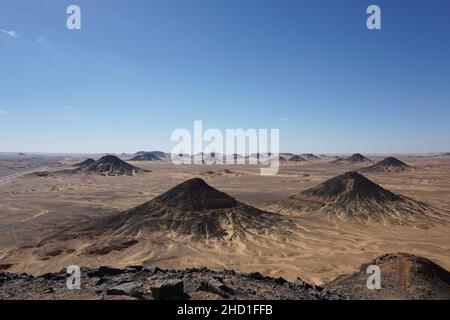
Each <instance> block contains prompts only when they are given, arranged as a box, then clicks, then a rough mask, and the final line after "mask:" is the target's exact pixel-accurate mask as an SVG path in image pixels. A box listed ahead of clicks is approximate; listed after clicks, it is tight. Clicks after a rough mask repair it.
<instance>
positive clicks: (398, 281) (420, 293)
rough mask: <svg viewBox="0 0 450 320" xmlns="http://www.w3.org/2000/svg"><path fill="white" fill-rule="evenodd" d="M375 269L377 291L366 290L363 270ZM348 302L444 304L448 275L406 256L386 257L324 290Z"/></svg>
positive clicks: (448, 294) (449, 289)
mask: <svg viewBox="0 0 450 320" xmlns="http://www.w3.org/2000/svg"><path fill="white" fill-rule="evenodd" d="M370 265H376V266H378V267H379V268H380V271H381V283H380V284H381V288H380V289H379V290H370V289H368V288H367V286H366V282H367V278H368V276H369V275H368V274H367V267H368V266H370ZM328 290H330V291H331V292H333V293H335V294H342V293H345V295H347V296H349V297H350V298H351V299H393V300H398V299H400V300H411V299H413V300H417V299H420V300H428V299H438V300H448V299H450V273H449V272H448V271H447V270H445V269H443V268H442V267H440V266H439V265H437V264H436V263H434V262H432V261H430V260H428V259H426V258H423V257H419V256H415V255H412V254H407V253H397V254H387V255H384V256H380V257H378V258H376V259H374V260H373V261H371V262H369V263H367V264H364V265H362V266H361V268H360V269H359V271H357V272H355V273H353V274H350V275H342V276H339V277H338V278H336V279H335V280H333V281H331V282H330V283H328V284H327V285H326V286H325V291H328Z"/></svg>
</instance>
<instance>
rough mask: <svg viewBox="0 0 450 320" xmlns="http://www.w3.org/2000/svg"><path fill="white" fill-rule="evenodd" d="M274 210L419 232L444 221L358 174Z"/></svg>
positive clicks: (427, 208)
mask: <svg viewBox="0 0 450 320" xmlns="http://www.w3.org/2000/svg"><path fill="white" fill-rule="evenodd" d="M274 209H275V210H278V211H282V212H291V211H294V212H300V213H308V212H311V213H322V214H327V215H328V216H335V217H346V218H354V219H356V220H358V221H360V222H377V223H389V224H400V225H414V226H416V227H420V228H425V227H429V226H431V225H433V224H434V223H444V221H445V219H443V216H442V214H441V213H439V212H437V211H436V210H434V209H433V208H432V207H430V206H428V205H426V204H424V203H422V202H419V201H415V200H412V199H409V198H407V197H404V196H401V195H397V194H395V193H393V192H391V191H389V190H386V189H384V188H383V187H381V186H379V185H378V184H376V183H374V182H372V181H371V180H369V179H367V178H366V177H364V176H363V175H361V174H359V173H357V172H347V173H344V174H342V175H339V176H337V177H334V178H331V179H329V180H327V181H325V182H323V183H321V184H320V185H318V186H316V187H313V188H311V189H308V190H305V191H303V192H301V193H299V194H297V195H294V196H291V197H289V198H287V199H285V200H282V201H279V202H277V203H276V205H275V206H274Z"/></svg>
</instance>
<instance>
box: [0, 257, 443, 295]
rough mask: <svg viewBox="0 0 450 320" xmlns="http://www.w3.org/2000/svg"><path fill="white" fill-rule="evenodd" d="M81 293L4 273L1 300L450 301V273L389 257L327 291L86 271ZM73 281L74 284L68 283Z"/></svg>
mask: <svg viewBox="0 0 450 320" xmlns="http://www.w3.org/2000/svg"><path fill="white" fill-rule="evenodd" d="M369 266H378V267H379V268H380V275H381V280H380V288H379V289H375V290H373V289H369V288H368V286H367V280H368V272H367V270H368V267H369ZM80 271H81V276H80V278H79V279H80V283H78V284H79V285H80V288H79V289H76V288H75V289H74V288H72V289H69V288H68V285H67V283H68V282H69V284H72V285H76V284H77V283H76V282H73V281H70V280H71V279H72V280H73V278H71V276H70V275H69V274H68V273H67V272H66V271H65V270H63V271H61V272H58V273H49V274H44V275H42V276H39V277H33V276H30V275H26V274H16V273H9V272H0V299H33V300H52V299H58V300H66V299H81V300H87V299H89V300H92V299H110V300H112V299H145V300H166V299H194V300H218V299H220V300H229V299H233V300H235V299H236V300H246V299H251V300H266V299H270V300H338V299H339V300H342V299H352V300H360V299H377V300H384V299H394V300H414V299H420V300H429V299H437V300H449V299H450V273H449V272H448V271H447V270H445V269H443V268H442V267H440V266H439V265H437V264H436V263H434V262H432V261H431V260H428V259H426V258H423V257H419V256H415V255H412V254H407V253H395V254H387V255H383V256H380V257H377V258H375V259H374V260H373V261H371V262H369V263H367V264H363V265H362V266H361V267H360V269H359V270H358V271H356V272H354V273H353V274H348V275H342V276H339V277H338V278H336V279H335V280H333V281H331V282H329V283H327V284H325V285H324V286H323V288H322V287H319V286H315V285H311V284H308V283H306V282H304V281H303V280H301V279H299V278H297V280H296V281H294V282H289V281H287V280H285V279H283V278H271V277H266V276H263V275H262V274H260V273H257V272H254V273H237V272H235V271H233V270H221V271H212V270H209V269H207V268H191V269H186V270H162V269H159V268H153V269H147V268H145V267H142V266H129V267H126V268H123V269H117V268H111V267H100V268H97V269H93V268H82V269H81V270H80ZM68 280H69V281H68Z"/></svg>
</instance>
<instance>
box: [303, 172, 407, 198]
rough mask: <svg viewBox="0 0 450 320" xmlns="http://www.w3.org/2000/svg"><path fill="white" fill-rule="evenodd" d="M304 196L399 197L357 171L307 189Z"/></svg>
mask: <svg viewBox="0 0 450 320" xmlns="http://www.w3.org/2000/svg"><path fill="white" fill-rule="evenodd" d="M301 194H302V195H303V196H312V197H315V198H318V199H321V200H323V201H339V202H340V203H342V202H354V201H367V200H376V201H394V200H398V199H399V197H398V196H397V195H395V194H394V193H392V192H390V191H388V190H386V189H383V188H382V187H380V186H379V185H377V184H376V183H374V182H372V181H370V180H369V179H367V178H366V177H364V176H363V175H361V174H359V173H357V172H354V171H352V172H347V173H344V174H342V175H340V176H337V177H334V178H331V179H330V180H327V181H325V182H324V183H322V184H320V185H318V186H317V187H314V188H311V189H308V190H305V191H303V192H302V193H301Z"/></svg>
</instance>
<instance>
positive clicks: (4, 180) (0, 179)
mask: <svg viewBox="0 0 450 320" xmlns="http://www.w3.org/2000/svg"><path fill="white" fill-rule="evenodd" d="M47 169H48V167H41V168H34V169H32V170H27V171H22V172H16V173H14V174H10V175H8V176H4V177H0V186H1V185H4V184H6V183H8V182H10V181H12V180H14V179H17V178H20V177H23V176H26V175H27V174H30V173H34V172H39V171H45V170H47Z"/></svg>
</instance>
